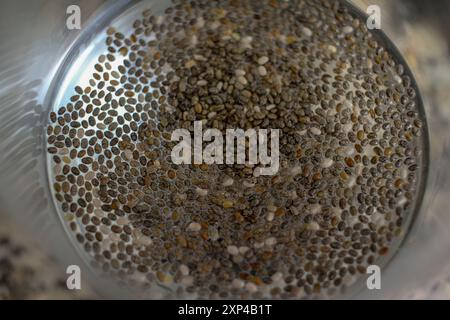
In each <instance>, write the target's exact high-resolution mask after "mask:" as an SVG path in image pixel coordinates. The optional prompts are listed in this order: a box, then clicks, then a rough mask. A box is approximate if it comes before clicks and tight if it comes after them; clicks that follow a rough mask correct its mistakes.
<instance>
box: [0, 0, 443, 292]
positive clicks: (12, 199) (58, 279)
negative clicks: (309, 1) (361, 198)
mask: <svg viewBox="0 0 450 320" xmlns="http://www.w3.org/2000/svg"><path fill="white" fill-rule="evenodd" d="M103 2H104V1H98V0H94V1H83V0H82V1H65V0H60V1H57V0H52V1H49V0H36V1H24V0H0V43H1V44H0V124H1V126H0V137H1V139H0V299H79V298H82V299H86V298H87V299H95V298H98V297H103V296H102V295H101V293H98V292H97V293H96V291H95V290H94V289H93V288H91V287H90V286H89V284H88V282H89V281H87V282H86V283H85V284H83V290H80V291H69V290H68V289H67V287H66V284H65V281H66V274H65V268H64V267H63V266H64V265H67V263H70V262H71V261H74V259H76V258H75V257H76V253H75V252H72V251H74V250H73V249H69V248H70V244H69V243H68V241H67V239H66V235H65V234H64V232H63V230H62V228H61V225H60V221H58V220H57V219H53V220H52V219H50V218H48V212H49V211H51V210H53V209H52V208H51V206H50V204H49V203H48V201H47V200H46V199H49V197H48V194H47V193H48V190H46V188H47V186H46V184H45V183H43V182H42V180H41V181H40V182H37V183H35V184H30V183H27V184H25V185H26V187H24V183H23V181H20V180H22V179H23V180H27V181H39V179H41V177H42V172H41V170H43V169H42V168H43V163H41V161H42V160H40V158H39V155H40V154H41V153H42V146H43V141H42V133H43V130H42V128H44V127H43V125H44V124H45V121H46V110H47V108H48V107H46V106H43V105H42V101H43V95H44V94H45V92H42V88H43V87H45V85H47V84H48V83H46V81H48V78H49V77H50V75H51V73H52V69H51V66H52V64H54V62H55V61H56V60H58V59H59V58H60V57H61V56H62V55H63V53H64V51H65V50H66V48H67V47H68V45H69V44H70V43H71V42H73V40H74V39H75V38H76V37H77V36H78V33H79V31H68V30H67V29H66V28H64V26H65V18H66V15H65V10H66V8H67V6H68V5H70V4H74V3H77V4H78V5H79V6H80V7H81V10H82V23H83V25H84V24H85V23H88V21H93V20H92V19H93V18H92V15H93V12H94V11H95V9H96V8H97V7H98V6H99V5H100V4H101V3H103ZM106 2H107V1H106ZM112 2H114V1H112ZM110 3H111V2H110ZM353 3H354V4H355V5H356V6H358V7H360V8H361V10H362V11H366V8H367V7H368V6H369V5H374V4H375V5H379V6H380V8H381V28H382V30H383V31H385V33H386V34H387V35H388V36H389V37H390V38H391V40H392V41H393V42H394V43H395V45H396V46H397V47H398V49H399V50H400V52H401V53H402V54H403V56H404V58H405V59H406V60H407V62H408V64H409V66H410V68H411V69H412V71H413V73H414V75H415V77H416V80H417V82H418V85H419V88H420V90H421V94H422V98H423V100H424V105H425V109H426V113H427V117H428V123H429V127H430V139H431V145H430V148H431V168H430V172H429V181H428V186H427V192H426V198H425V203H424V204H423V210H422V212H421V214H420V217H419V219H418V220H417V221H416V223H415V226H414V228H413V232H412V236H411V237H410V239H409V240H408V243H406V244H405V247H404V248H402V250H401V252H400V253H399V255H398V256H397V257H396V258H395V259H396V261H395V263H393V264H392V265H390V266H389V270H387V271H386V272H387V273H386V277H387V278H389V277H391V279H397V281H385V282H383V285H384V283H386V285H385V287H384V288H385V291H384V292H383V293H379V294H374V296H364V295H362V296H359V297H360V298H365V297H369V298H403V299H449V298H450V250H449V247H450V235H449V231H448V230H450V214H449V213H450V212H449V207H448V201H447V198H448V196H449V195H450V171H449V170H447V169H448V168H449V160H450V129H449V128H450V107H449V105H448V103H449V101H450V99H449V98H450V52H449V47H450V30H449V27H448V19H449V16H450V0H434V1H422V0H402V1H399V0H395V1H394V0H369V1H366V0H355V1H353ZM31 39H33V40H31ZM44 56H45V59H43V57H44ZM43 61H45V62H43ZM34 75H46V76H47V78H46V77H43V76H42V77H41V76H34ZM30 155H31V156H30ZM11 159H14V163H15V166H14V167H12V166H11V165H10V164H11ZM19 200H20V201H19ZM13 203H15V204H17V203H20V205H14V206H12V205H11V204H13ZM22 206H23V207H22ZM62 256H64V257H63V258H61V257H62ZM399 275H400V278H401V280H398V279H399Z"/></svg>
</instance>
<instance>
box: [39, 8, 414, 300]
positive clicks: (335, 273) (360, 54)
mask: <svg viewBox="0 0 450 320" xmlns="http://www.w3.org/2000/svg"><path fill="white" fill-rule="evenodd" d="M106 44H107V47H108V48H107V52H106V53H105V54H104V55H101V56H100V57H98V63H97V64H96V65H95V70H94V73H93V74H92V78H91V80H90V82H89V86H87V87H85V88H81V87H76V88H75V94H74V95H73V96H72V97H71V99H70V100H71V101H70V102H69V103H67V105H66V106H63V107H61V108H59V110H57V111H56V112H52V113H51V114H50V122H51V123H50V125H49V126H48V129H47V133H48V145H49V146H48V153H49V154H50V157H51V158H52V162H53V177H54V184H53V188H54V194H55V198H56V200H57V201H58V202H59V203H60V206H61V209H62V211H63V212H64V214H65V218H66V219H67V220H68V221H69V225H70V227H71V229H72V230H73V231H74V233H75V234H76V239H77V240H78V242H79V243H80V244H81V245H83V246H84V249H85V250H86V252H88V253H89V254H90V255H91V256H92V257H93V260H94V261H95V264H96V265H98V266H100V267H101V268H103V270H104V271H105V272H110V273H112V274H115V275H118V276H119V277H120V278H121V279H122V281H123V282H124V283H127V284H130V285H133V284H135V285H136V284H137V285H144V286H145V287H147V288H153V287H157V286H163V287H165V288H170V289H173V290H172V292H173V293H174V294H175V295H177V296H183V295H184V294H188V295H191V296H195V297H203V298H205V297H209V298H232V297H238V298H264V297H272V298H299V297H311V296H313V295H330V294H333V293H334V292H336V289H339V288H342V287H344V286H348V285H350V284H351V283H352V282H354V281H355V280H356V279H357V278H358V275H359V274H365V272H366V267H367V266H368V265H370V264H373V263H375V262H376V261H377V259H378V258H379V257H380V256H384V255H386V254H387V253H388V250H389V248H390V245H391V243H392V241H393V240H394V239H395V238H397V237H401V236H402V235H403V229H402V225H403V220H404V219H405V217H406V214H407V212H409V210H410V209H411V205H412V203H413V198H414V195H415V191H416V187H417V186H416V184H417V179H418V177H417V175H418V174H417V171H418V170H417V167H418V165H419V164H420V146H419V145H418V141H419V139H418V138H417V137H419V136H420V135H421V132H422V131H421V127H422V122H421V120H420V119H419V115H418V112H417V106H416V99H415V98H416V97H415V94H416V92H415V90H414V88H412V87H411V79H410V78H409V77H408V75H405V74H404V72H403V67H402V65H400V64H397V63H396V61H394V60H393V57H392V56H391V54H390V53H389V52H388V51H386V50H385V49H384V48H383V46H382V45H381V44H379V43H378V42H377V41H376V40H375V39H374V38H373V37H372V34H371V33H370V32H369V31H368V30H367V28H366V26H365V25H364V23H362V22H361V21H360V20H358V18H356V17H353V16H352V15H351V14H349V13H348V12H347V9H346V8H345V6H344V5H343V4H342V3H341V2H339V1H321V0H294V1H289V2H287V1H278V0H263V1H260V0H258V1H256V0H249V1H237V0H220V1H205V0H194V1H174V4H173V6H172V7H170V8H168V9H167V10H166V11H165V12H164V13H163V14H161V15H152V13H151V12H150V11H149V10H147V11H145V12H144V13H143V15H142V18H140V19H138V20H136V21H135V22H134V24H133V31H132V32H131V34H129V35H128V36H125V35H124V34H122V33H120V32H118V31H117V30H115V29H114V28H112V27H111V28H109V29H108V30H107V37H106ZM198 120H202V121H203V123H204V127H208V128H217V129H219V130H223V131H224V130H225V129H227V128H232V129H236V128H243V129H248V128H255V129H257V128H273V129H280V130H281V137H280V156H281V158H280V160H281V161H280V171H279V172H278V174H276V175H274V176H257V175H256V174H254V170H255V167H254V166H251V165H234V166H230V165H205V164H203V165H174V164H173V163H172V161H171V158H170V152H171V150H172V147H173V146H174V145H175V142H172V141H170V137H171V133H172V132H173V130H175V129H179V128H186V129H189V130H191V131H193V123H194V121H198Z"/></svg>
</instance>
